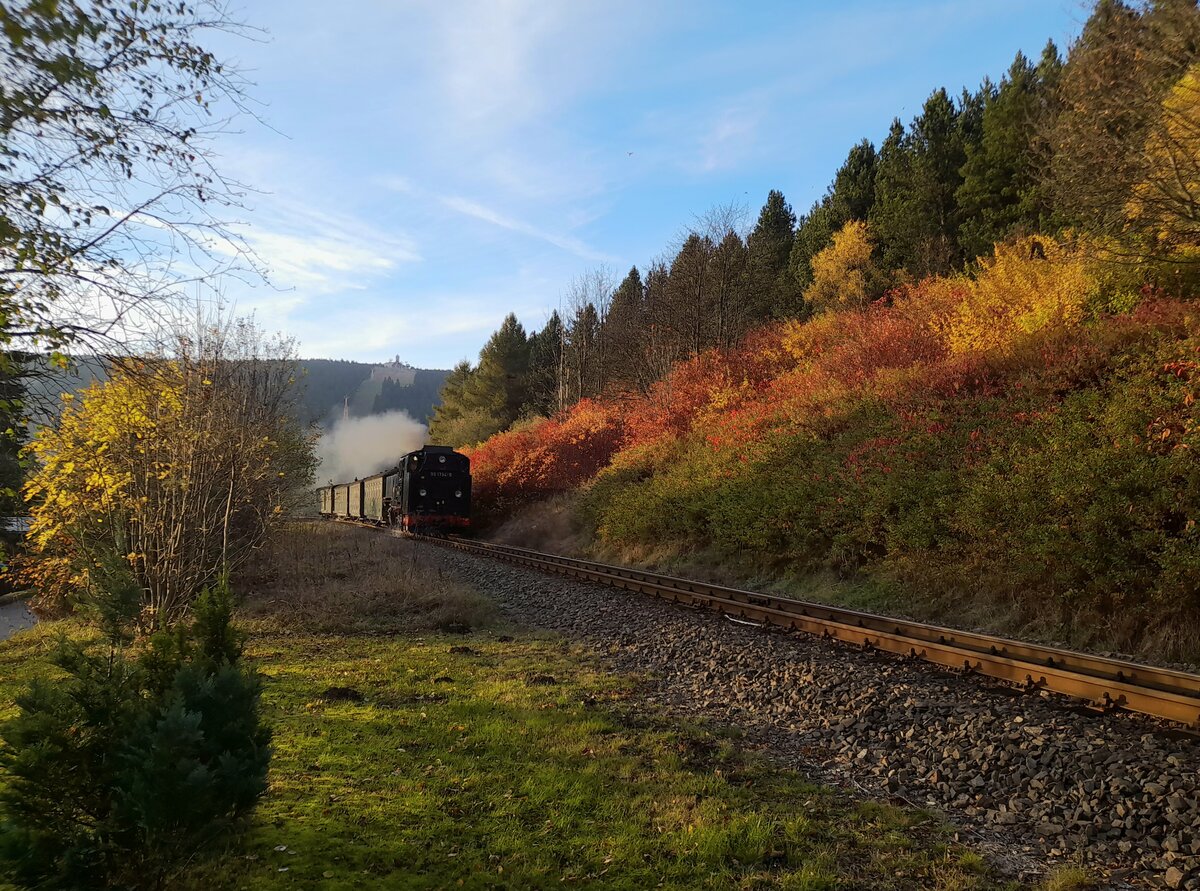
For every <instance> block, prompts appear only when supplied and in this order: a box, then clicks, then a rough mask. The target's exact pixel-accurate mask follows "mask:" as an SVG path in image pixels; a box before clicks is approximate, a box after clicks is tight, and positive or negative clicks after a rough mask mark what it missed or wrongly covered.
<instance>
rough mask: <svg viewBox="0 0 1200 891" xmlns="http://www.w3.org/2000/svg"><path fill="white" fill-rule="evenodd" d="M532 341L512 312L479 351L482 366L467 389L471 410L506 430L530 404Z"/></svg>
mask: <svg viewBox="0 0 1200 891" xmlns="http://www.w3.org/2000/svg"><path fill="white" fill-rule="evenodd" d="M528 373H529V340H528V338H527V337H526V336H525V328H524V326H522V325H521V323H520V322H519V321H517V317H516V315H514V314H513V313H509V314H508V315H507V316H505V317H504V321H503V322H502V323H501V324H500V327H499V328H497V329H496V331H495V332H494V333H493V334H492V336H491V337H490V338H489V339H488V342H487V343H486V344H484V346H483V349H482V350H480V351H479V364H478V365H477V366H476V367H475V369H474V371H472V372H471V375H470V376H469V378H468V379H467V382H466V384H465V385H464V387H463V395H464V402H465V406H466V408H467V409H473V410H475V411H477V412H480V413H483V414H486V415H488V416H489V417H492V418H495V419H496V421H497V422H498V424H499V428H498V429H501V430H503V429H504V428H505V427H507V426H508V425H509V424H511V423H512V422H513V421H515V420H516V419H517V417H518V416H519V415H520V413H521V406H523V405H524V404H525V401H526V390H525V385H526V378H527V375H528Z"/></svg>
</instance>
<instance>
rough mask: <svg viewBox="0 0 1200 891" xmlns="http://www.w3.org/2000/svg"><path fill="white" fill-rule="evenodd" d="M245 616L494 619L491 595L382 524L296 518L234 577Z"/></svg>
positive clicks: (308, 626) (383, 627) (394, 628)
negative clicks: (445, 571)
mask: <svg viewBox="0 0 1200 891" xmlns="http://www.w3.org/2000/svg"><path fill="white" fill-rule="evenodd" d="M238 588H239V590H241V591H245V592H246V598H245V601H244V603H243V605H242V608H241V614H242V616H243V617H244V618H247V619H250V620H261V621H267V622H270V623H272V624H274V625H278V626H279V627H281V628H285V629H292V630H297V631H309V632H322V633H335V632H336V633H347V632H349V633H364V632H399V631H420V630H428V629H439V630H443V631H466V630H470V629H474V628H483V627H489V626H492V625H495V624H496V622H497V619H498V613H497V610H496V608H495V606H494V604H492V602H491V601H490V600H488V599H487V598H486V597H484V596H483V595H481V594H480V593H478V592H477V591H475V590H473V589H471V588H469V587H467V586H466V585H464V584H463V583H461V582H459V581H457V580H455V579H452V578H449V577H447V576H445V575H444V574H443V573H442V572H441V571H440V570H439V568H438V567H437V565H436V564H435V563H434V561H433V560H432V559H431V555H430V554H429V552H428V551H425V550H423V548H422V547H420V546H418V545H416V544H414V543H413V542H410V541H405V540H403V539H400V538H398V537H396V536H394V535H391V534H389V533H387V532H379V531H375V530H371V529H360V528H356V527H354V526H349V525H345V524H340V523H332V522H327V521H314V522H305V523H296V524H293V525H291V526H289V527H287V528H286V529H284V530H283V534H282V535H280V536H279V537H278V538H277V540H276V541H275V542H274V543H272V544H271V545H270V546H269V547H267V548H264V549H263V551H262V552H261V553H260V554H259V555H258V557H257V558H256V559H255V560H254V561H253V562H252V564H251V565H250V566H249V567H247V570H246V571H245V572H244V573H243V574H242V576H241V578H240V579H239V581H238Z"/></svg>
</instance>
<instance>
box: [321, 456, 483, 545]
mask: <svg viewBox="0 0 1200 891" xmlns="http://www.w3.org/2000/svg"><path fill="white" fill-rule="evenodd" d="M317 498H318V500H319V502H320V513H321V516H323V517H331V518H335V519H349V520H358V521H360V522H366V523H375V524H377V525H381V526H392V527H394V528H397V529H403V530H405V531H407V532H421V533H447V532H458V533H463V532H467V531H469V530H470V528H471V459H470V458H468V457H467V456H466V455H464V454H462V453H461V452H456V451H455V450H454V449H452V448H450V447H449V446H439V445H427V446H425V447H424V448H420V449H417V450H416V451H415V452H409V453H408V454H406V455H402V456H401V457H400V460H399V462H398V463H397V464H396V466H395V467H393V468H392V469H390V470H385V471H383V472H382V473H376V474H374V475H372V476H367V477H363V478H362V479H354V480H352V481H350V482H348V483H330V484H329V485H328V486H322V487H321V488H319V489H318V490H317Z"/></svg>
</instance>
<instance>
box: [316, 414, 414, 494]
mask: <svg viewBox="0 0 1200 891" xmlns="http://www.w3.org/2000/svg"><path fill="white" fill-rule="evenodd" d="M424 444H425V425H424V424H419V423H417V422H416V421H414V420H413V419H412V418H411V417H410V416H409V415H408V413H407V412H403V411H389V412H387V413H386V414H382V415H367V416H366V417H365V418H349V419H346V420H342V421H338V422H337V423H335V424H334V425H333V427H331V428H330V429H329V430H326V431H325V432H324V433H323V434H321V439H320V440H319V441H318V442H317V457H319V458H320V459H321V467H320V469H319V470H318V471H317V481H318V485H326V484H327V483H329V481H330V480H332V481H333V482H335V483H342V482H346V481H347V480H352V479H355V478H356V477H357V478H362V477H364V476H370V475H371V474H373V473H377V472H378V471H380V470H386V469H387V468H389V467H395V466H396V464H397V462H398V461H399V460H400V456H401V455H403V454H405V453H407V452H411V451H413V450H415V449H419V448H421V446H423V445H424Z"/></svg>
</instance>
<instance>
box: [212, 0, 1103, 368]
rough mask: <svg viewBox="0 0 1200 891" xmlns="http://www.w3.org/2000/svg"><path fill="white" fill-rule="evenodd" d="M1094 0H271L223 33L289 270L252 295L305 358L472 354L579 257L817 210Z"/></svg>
mask: <svg viewBox="0 0 1200 891" xmlns="http://www.w3.org/2000/svg"><path fill="white" fill-rule="evenodd" d="M1086 13H1087V10H1086V8H1085V7H1084V6H1083V5H1082V4H1081V3H1080V2H1079V0H988V2H985V0H957V2H954V0H943V2H909V3H901V2H884V0H874V2H871V0H861V2H859V0H847V2H841V3H819V2H807V0H806V2H791V3H786V2H753V3H751V2H746V3H732V2H725V3H717V2H704V0H690V2H674V0H663V2H654V0H650V2H647V0H632V2H626V0H604V2H590V0H479V2H452V0H438V2H432V0H431V2H384V0H358V2H355V3H346V4H330V3H329V2H328V0H320V2H318V0H254V2H253V3H251V4H249V5H248V6H247V7H246V8H245V9H244V10H243V11H242V17H243V18H244V20H245V21H246V22H247V23H248V24H251V25H254V26H256V27H260V28H263V29H265V31H266V32H267V33H266V37H265V38H264V40H263V41H261V42H259V41H241V40H239V41H222V42H221V44H220V45H219V46H218V49H219V51H220V52H221V53H223V54H224V55H226V56H227V57H229V58H232V59H233V60H235V61H236V62H237V63H238V64H239V65H240V66H241V67H242V68H243V69H244V70H245V72H246V74H247V76H248V77H249V78H250V79H251V80H252V81H253V82H254V86H252V87H251V88H250V90H249V92H250V95H251V96H252V97H253V98H254V99H255V100H256V101H257V102H258V103H259V104H260V108H259V111H260V114H261V116H262V118H263V120H264V121H265V122H266V124H267V125H268V126H263V125H260V124H257V123H255V122H253V121H243V122H242V123H241V131H242V132H240V133H236V134H231V135H229V136H226V137H223V138H222V139H221V141H220V142H219V143H218V144H217V150H218V153H219V155H220V165H221V166H222V168H223V169H225V170H227V171H229V172H230V173H231V174H233V175H234V176H235V177H237V178H239V179H241V180H242V181H244V182H246V183H248V184H250V185H252V186H253V187H254V188H255V189H256V190H257V191H256V192H255V193H253V194H250V195H249V196H248V197H247V199H246V208H245V210H244V212H243V213H242V214H241V219H243V220H244V221H245V226H244V228H243V232H244V234H245V236H246V237H247V239H248V240H249V241H250V243H251V244H252V246H253V247H254V248H255V250H256V251H257V253H258V254H259V256H260V257H261V259H262V260H263V261H264V262H265V263H266V264H267V266H268V267H269V268H270V270H271V282H272V286H271V287H264V286H257V287H248V286H245V285H243V284H240V283H236V282H233V283H230V285H229V286H228V287H227V289H226V290H227V295H228V297H229V299H231V300H232V301H233V302H234V304H235V306H236V309H237V311H238V312H239V313H248V312H251V311H253V312H254V313H255V315H256V317H257V318H258V320H259V321H260V322H261V323H262V324H263V325H264V326H265V327H267V328H269V329H272V330H274V329H279V330H282V331H284V332H286V333H288V334H291V335H294V336H295V337H296V338H297V339H298V340H299V343H300V352H301V354H302V355H304V356H306V357H327V358H345V359H358V360H365V361H380V360H383V359H386V358H389V357H391V356H393V355H396V354H399V355H400V356H401V358H402V359H404V360H406V361H408V362H411V363H413V364H415V365H418V366H421V367H449V366H450V365H451V364H453V363H454V362H455V361H457V360H458V359H461V358H471V359H473V358H474V357H475V355H476V354H477V352H478V350H479V348H480V346H482V344H483V342H484V340H486V338H487V336H488V334H489V333H490V332H491V331H492V330H493V329H495V327H496V326H497V325H498V324H499V323H500V321H501V319H502V318H503V317H504V315H505V314H506V313H507V312H510V311H513V312H516V313H517V315H518V317H519V318H520V319H521V320H522V321H523V322H524V323H525V325H526V327H537V326H540V325H541V323H542V322H543V321H544V319H545V317H546V315H547V314H548V312H549V311H550V310H551V309H552V308H554V307H556V306H557V305H558V303H559V300H560V297H561V295H562V294H563V293H564V292H565V291H566V289H567V288H568V286H569V285H570V282H571V280H572V279H573V278H575V277H576V276H578V275H580V274H582V273H584V272H586V271H588V270H590V269H594V268H595V267H597V266H602V265H603V266H607V267H609V268H610V269H611V270H612V272H613V273H614V274H615V275H618V276H620V275H623V274H624V273H625V272H626V271H627V270H628V268H629V266H631V265H633V264H637V265H639V266H642V267H643V268H644V265H645V264H646V263H647V262H649V261H650V260H652V259H654V258H655V257H657V256H659V255H660V254H661V253H662V252H663V251H664V249H666V248H667V246H668V245H669V244H670V243H672V241H673V240H674V239H675V238H676V236H677V234H678V233H679V231H680V230H681V228H682V227H684V226H686V225H687V224H688V223H689V222H691V221H692V220H693V219H694V218H695V217H696V216H697V215H698V214H701V213H703V212H704V211H705V210H706V209H708V208H710V207H713V206H715V205H717V204H725V203H728V202H731V201H736V202H743V203H744V204H745V205H746V208H747V212H748V218H749V219H748V221H749V222H752V221H753V218H754V217H755V216H757V213H758V210H759V208H760V207H761V206H762V203H763V201H764V199H765V198H766V194H767V191H768V190H769V189H772V188H778V189H781V190H782V191H783V193H784V195H785V196H786V197H787V199H788V200H789V202H790V203H791V204H792V206H793V208H794V209H795V210H796V212H797V213H802V212H803V211H804V210H805V209H807V208H808V207H809V205H810V204H811V203H812V201H813V200H815V199H816V198H818V197H819V196H820V195H821V193H822V192H823V191H824V189H825V187H826V186H827V185H828V183H829V181H830V179H831V178H832V176H833V173H834V171H835V170H836V168H837V167H838V165H839V164H840V163H841V161H842V160H843V159H844V157H845V154H846V151H847V150H848V149H849V148H850V146H851V145H852V144H854V143H855V142H857V141H858V140H859V139H861V138H863V137H864V136H865V137H868V138H870V139H871V140H873V141H874V142H876V144H878V142H879V141H880V140H881V139H882V137H883V135H884V134H885V133H886V131H887V127H888V124H889V123H890V122H891V119H892V118H893V117H894V116H897V115H899V116H900V117H901V118H902V119H903V120H904V121H906V122H907V121H908V120H909V119H910V118H911V117H912V116H913V114H914V113H915V112H916V111H917V110H919V108H920V106H921V104H922V102H923V101H924V99H925V98H926V97H927V96H928V95H929V93H930V92H931V91H932V90H933V89H935V88H936V87H938V86H943V85H944V86H946V87H948V88H950V89H951V90H952V91H955V92H957V91H958V90H959V89H961V88H962V87H963V86H970V87H974V86H976V85H977V84H978V83H979V81H980V80H981V79H982V78H983V76H984V75H990V76H991V77H992V78H993V79H997V78H998V77H999V76H1000V74H1001V73H1002V72H1003V71H1004V70H1005V69H1006V68H1007V67H1008V65H1009V64H1010V62H1011V61H1012V58H1013V55H1014V54H1015V53H1016V51H1017V50H1018V49H1021V50H1024V51H1025V52H1026V54H1028V55H1031V56H1034V57H1036V56H1037V55H1038V54H1039V53H1040V52H1041V49H1042V47H1043V46H1044V44H1045V42H1046V40H1047V38H1053V39H1054V40H1055V41H1056V42H1057V43H1058V44H1059V45H1060V48H1065V47H1066V45H1067V44H1068V43H1069V42H1070V40H1071V39H1072V38H1073V37H1074V36H1076V35H1077V34H1078V33H1079V30H1080V27H1081V25H1082V22H1083V19H1084V18H1085V17H1086Z"/></svg>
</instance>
